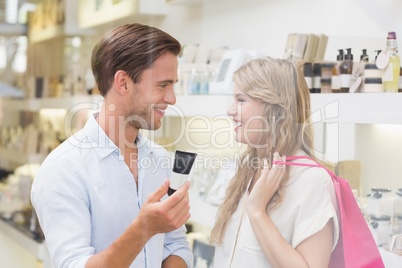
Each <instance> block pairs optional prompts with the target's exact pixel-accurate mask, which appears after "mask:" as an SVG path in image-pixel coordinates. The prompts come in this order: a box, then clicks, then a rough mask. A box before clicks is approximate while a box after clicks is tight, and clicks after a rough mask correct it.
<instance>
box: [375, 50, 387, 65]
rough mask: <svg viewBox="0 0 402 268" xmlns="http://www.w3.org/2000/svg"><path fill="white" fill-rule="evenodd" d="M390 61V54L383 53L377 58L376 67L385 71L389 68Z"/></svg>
mask: <svg viewBox="0 0 402 268" xmlns="http://www.w3.org/2000/svg"><path fill="white" fill-rule="evenodd" d="M388 61H389V57H388V53H387V52H386V51H381V53H380V54H378V56H377V60H376V62H375V63H376V65H377V68H378V69H381V70H382V69H384V68H385V67H387V65H388Z"/></svg>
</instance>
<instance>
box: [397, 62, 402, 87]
mask: <svg viewBox="0 0 402 268" xmlns="http://www.w3.org/2000/svg"><path fill="white" fill-rule="evenodd" d="M398 92H402V67H401V68H400V70H399V87H398Z"/></svg>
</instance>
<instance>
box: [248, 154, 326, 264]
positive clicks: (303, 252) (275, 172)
mask: <svg viewBox="0 0 402 268" xmlns="http://www.w3.org/2000/svg"><path fill="white" fill-rule="evenodd" d="M278 157H279V156H278V155H277V154H276V155H275V158H278ZM264 166H265V167H264V169H263V170H262V171H261V176H260V178H259V179H258V181H257V182H256V183H255V185H254V187H253V188H252V191H251V193H250V196H249V198H248V201H247V213H248V217H249V219H250V223H251V226H252V228H253V231H254V234H255V236H256V238H257V241H258V243H259V244H260V247H261V249H262V251H263V252H264V254H265V256H266V257H267V259H268V260H269V262H270V263H271V265H272V266H273V267H327V266H328V263H329V260H330V257H331V249H332V244H333V241H332V240H333V228H334V227H333V222H332V220H330V221H328V222H327V224H326V225H325V226H324V227H323V229H321V230H320V231H319V232H317V233H315V234H314V235H312V236H310V237H308V238H307V239H305V240H304V241H303V242H301V243H300V244H299V245H298V246H297V248H296V249H295V248H293V247H292V246H291V245H290V244H289V243H288V242H287V241H286V240H285V239H284V238H283V236H282V235H281V233H280V232H279V230H278V228H277V227H276V226H275V224H274V223H273V221H272V220H271V218H270V216H269V215H268V214H267V212H266V208H267V204H268V202H269V201H270V199H271V198H272V196H273V195H274V194H275V192H276V191H277V190H278V188H279V185H280V183H281V181H282V178H283V177H284V175H285V170H286V169H285V167H284V166H282V167H281V166H277V167H273V168H272V169H271V170H269V168H268V165H267V163H265V165H264Z"/></svg>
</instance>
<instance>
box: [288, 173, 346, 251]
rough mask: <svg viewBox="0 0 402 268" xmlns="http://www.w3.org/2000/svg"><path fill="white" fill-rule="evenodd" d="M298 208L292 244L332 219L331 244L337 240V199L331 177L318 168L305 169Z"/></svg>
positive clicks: (294, 244) (301, 178)
mask: <svg viewBox="0 0 402 268" xmlns="http://www.w3.org/2000/svg"><path fill="white" fill-rule="evenodd" d="M299 183H301V188H300V189H301V190H300V192H299V196H298V198H299V200H298V201H299V204H300V205H299V209H298V213H297V216H296V220H295V226H294V227H295V228H294V230H295V231H294V235H293V239H292V246H293V247H294V248H296V247H297V246H298V245H299V244H300V243H301V242H302V241H303V240H305V239H306V238H308V237H310V236H312V235H314V234H315V233H317V232H319V231H320V230H321V229H322V228H324V226H325V225H326V224H327V223H328V221H329V220H332V221H333V223H334V233H333V246H332V249H334V248H335V245H336V243H337V241H338V235H339V234H338V232H339V231H338V230H339V227H338V217H337V201H336V195H335V190H334V187H333V182H332V180H331V177H330V176H329V175H328V174H327V173H326V172H325V170H320V169H318V168H309V169H307V170H306V171H305V172H304V173H303V174H302V176H301V177H300V181H299Z"/></svg>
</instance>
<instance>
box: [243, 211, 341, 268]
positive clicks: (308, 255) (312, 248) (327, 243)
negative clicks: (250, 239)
mask: <svg viewBox="0 0 402 268" xmlns="http://www.w3.org/2000/svg"><path fill="white" fill-rule="evenodd" d="M249 219H250V223H251V226H252V227H253V230H254V233H255V236H256V238H257V241H258V243H259V244H260V246H261V249H262V251H263V252H264V254H265V256H266V258H267V259H268V260H269V262H270V264H271V265H272V267H310V268H313V267H318V268H321V267H328V264H329V260H330V257H331V249H332V239H333V238H332V237H333V223H332V220H330V221H328V223H327V224H326V225H325V226H324V228H323V229H322V230H320V231H319V232H317V233H316V234H314V235H312V236H310V237H308V238H307V239H305V240H304V241H303V242H301V243H300V244H299V245H298V246H297V248H296V249H294V248H293V247H292V246H291V245H290V244H289V243H288V242H287V241H286V240H285V239H284V238H283V237H282V235H281V233H280V232H279V230H278V229H277V228H276V226H275V224H274V223H273V222H272V220H271V218H270V217H269V216H268V214H267V213H253V214H251V215H250V214H249Z"/></svg>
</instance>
